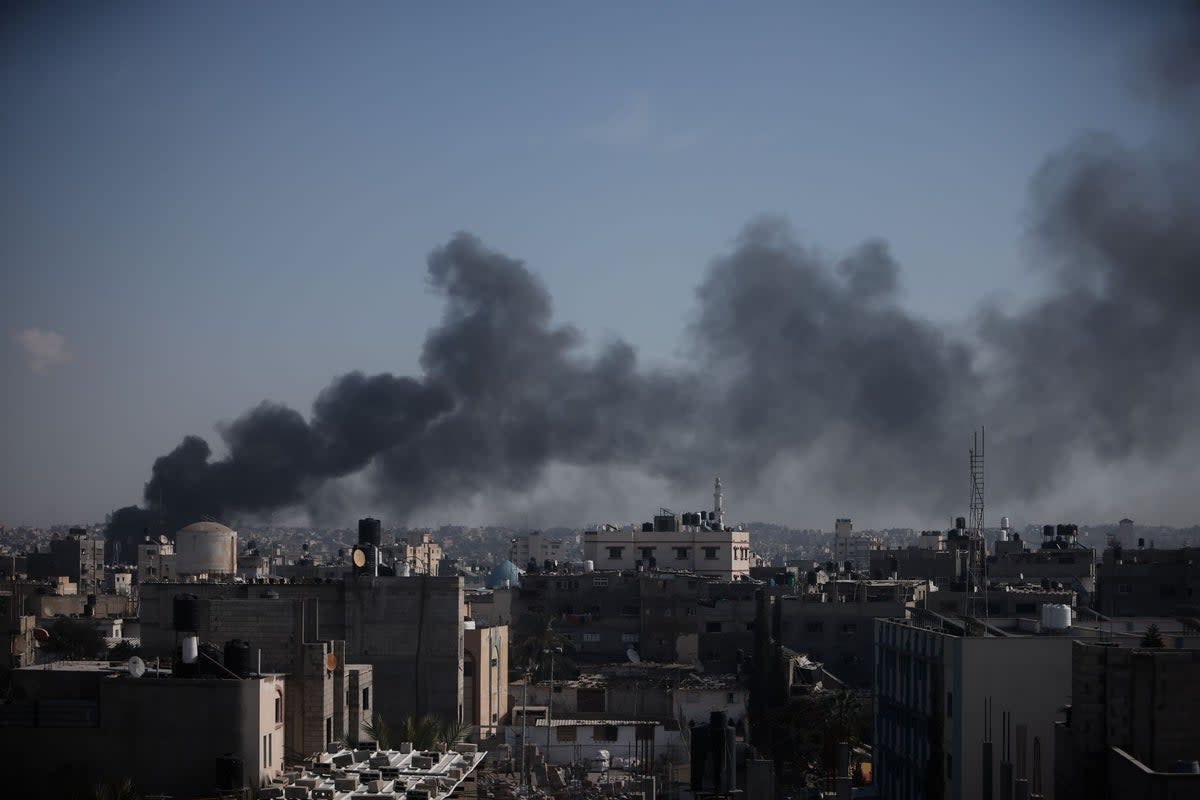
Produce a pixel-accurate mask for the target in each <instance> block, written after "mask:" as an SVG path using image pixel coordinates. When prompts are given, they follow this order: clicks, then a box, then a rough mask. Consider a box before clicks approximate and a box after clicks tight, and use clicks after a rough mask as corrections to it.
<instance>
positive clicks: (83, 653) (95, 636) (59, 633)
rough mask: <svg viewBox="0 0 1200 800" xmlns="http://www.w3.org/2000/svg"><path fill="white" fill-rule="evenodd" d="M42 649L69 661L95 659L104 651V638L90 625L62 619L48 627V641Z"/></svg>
mask: <svg viewBox="0 0 1200 800" xmlns="http://www.w3.org/2000/svg"><path fill="white" fill-rule="evenodd" d="M42 649H43V650H45V651H46V652H48V653H53V654H54V655H58V656H61V657H62V658H64V659H68V660H71V661H80V660H84V659H89V658H96V656H98V655H99V654H100V653H103V652H104V650H105V648H104V637H103V636H101V635H100V632H99V631H97V630H96V628H95V626H94V625H92V624H91V623H88V622H84V621H80V620H73V619H67V618H65V617H63V618H60V619H56V620H55V621H54V624H53V625H51V626H50V639H49V641H47V642H46V643H45V644H43V645H42Z"/></svg>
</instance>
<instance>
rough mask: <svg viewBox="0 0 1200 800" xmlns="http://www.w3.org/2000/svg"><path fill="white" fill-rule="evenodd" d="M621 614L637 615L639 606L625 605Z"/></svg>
mask: <svg viewBox="0 0 1200 800" xmlns="http://www.w3.org/2000/svg"><path fill="white" fill-rule="evenodd" d="M621 616H622V617H636V616H638V607H637V606H624V607H623V608H622V609H621Z"/></svg>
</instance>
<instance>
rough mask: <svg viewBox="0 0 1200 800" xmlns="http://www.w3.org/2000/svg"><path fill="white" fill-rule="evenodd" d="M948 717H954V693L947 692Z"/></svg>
mask: <svg viewBox="0 0 1200 800" xmlns="http://www.w3.org/2000/svg"><path fill="white" fill-rule="evenodd" d="M946 716H947V717H950V718H953V717H954V692H946Z"/></svg>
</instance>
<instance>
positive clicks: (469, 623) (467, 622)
mask: <svg viewBox="0 0 1200 800" xmlns="http://www.w3.org/2000/svg"><path fill="white" fill-rule="evenodd" d="M463 630H464V631H473V630H475V620H473V619H464V620H463Z"/></svg>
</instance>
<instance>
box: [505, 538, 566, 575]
mask: <svg viewBox="0 0 1200 800" xmlns="http://www.w3.org/2000/svg"><path fill="white" fill-rule="evenodd" d="M566 552H567V549H566V545H565V544H564V543H563V540H562V539H556V538H553V537H550V536H546V535H544V534H542V533H540V532H538V531H534V532H532V533H524V534H521V535H520V536H514V537H513V538H512V540H511V541H510V543H509V548H508V557H509V560H511V561H512V562H513V563H514V564H516V565H517V566H519V567H521V568H522V569H524V568H525V566H526V565H527V564H529V562H530V561H533V562H534V563H535V564H537V565H538V567H539V568H540V567H542V566H543V565H544V564H545V563H546V562H547V561H561V560H562V559H563V558H565V556H566Z"/></svg>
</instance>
